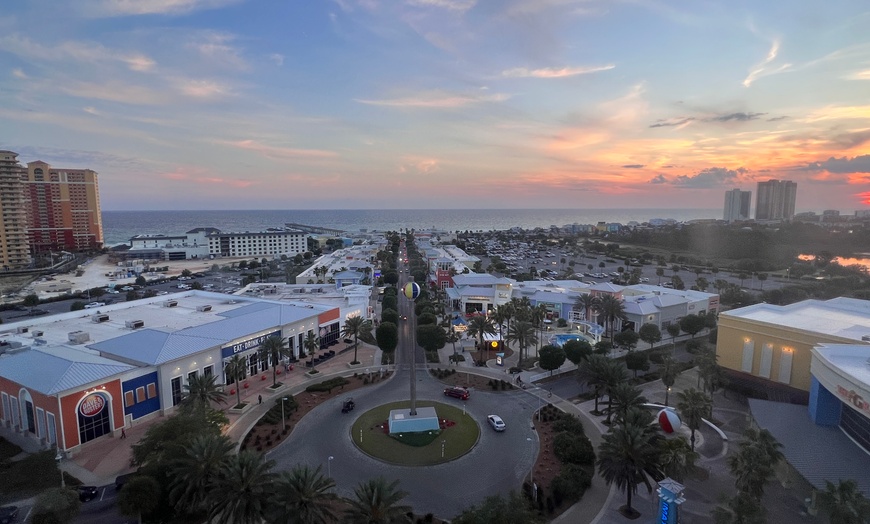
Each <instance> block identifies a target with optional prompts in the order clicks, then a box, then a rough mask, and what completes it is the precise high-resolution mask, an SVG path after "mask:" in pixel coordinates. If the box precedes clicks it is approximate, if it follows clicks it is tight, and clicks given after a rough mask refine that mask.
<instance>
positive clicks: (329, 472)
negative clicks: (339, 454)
mask: <svg viewBox="0 0 870 524" xmlns="http://www.w3.org/2000/svg"><path fill="white" fill-rule="evenodd" d="M334 458H335V457H333V456H332V455H330V456H329V457H327V458H326V476H327V477H329V478H332V459H334Z"/></svg>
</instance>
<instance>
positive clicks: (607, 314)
mask: <svg viewBox="0 0 870 524" xmlns="http://www.w3.org/2000/svg"><path fill="white" fill-rule="evenodd" d="M601 313H603V314H604V318H605V320H607V323H608V324H609V325H610V337H611V338H613V325H614V324H615V323H616V321H617V320H619V319H625V306H624V305H623V303H622V301H621V300H619V299H618V298H616V297H615V296H613V295H604V296H603V297H602V298H601Z"/></svg>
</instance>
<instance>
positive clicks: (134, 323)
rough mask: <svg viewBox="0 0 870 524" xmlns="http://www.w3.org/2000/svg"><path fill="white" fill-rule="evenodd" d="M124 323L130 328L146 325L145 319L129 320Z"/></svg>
mask: <svg viewBox="0 0 870 524" xmlns="http://www.w3.org/2000/svg"><path fill="white" fill-rule="evenodd" d="M124 325H125V326H127V327H128V328H130V329H139V328H140V327H143V326H145V321H144V320H128V321H126V322H124Z"/></svg>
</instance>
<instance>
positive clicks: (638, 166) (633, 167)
mask: <svg viewBox="0 0 870 524" xmlns="http://www.w3.org/2000/svg"><path fill="white" fill-rule="evenodd" d="M622 167H624V168H625V169H643V167H644V165H643V164H626V165H624V166H622Z"/></svg>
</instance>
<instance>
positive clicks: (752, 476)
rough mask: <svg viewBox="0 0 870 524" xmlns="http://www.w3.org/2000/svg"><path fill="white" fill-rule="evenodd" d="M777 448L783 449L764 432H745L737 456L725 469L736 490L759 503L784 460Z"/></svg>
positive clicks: (731, 458)
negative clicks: (732, 476) (769, 481)
mask: <svg viewBox="0 0 870 524" xmlns="http://www.w3.org/2000/svg"><path fill="white" fill-rule="evenodd" d="M780 448H782V445H781V444H780V443H779V442H777V440H776V439H775V438H774V437H773V435H772V434H771V433H770V432H769V431H767V430H766V429H761V430H759V429H755V428H748V429H747V430H746V431H745V432H744V433H743V440H741V442H740V444H739V445H738V449H737V453H735V454H734V455H731V456H730V457H728V468H729V469H730V470H731V473H732V474H733V475H734V477H735V482H734V483H735V485H736V487H737V489H738V490H739V491H741V492H744V493H747V494H749V495H750V496H752V497H755V498H757V499H759V500H760V499H761V496H762V495H763V494H764V485H765V484H766V483H767V481H768V480H770V478H771V477H773V476H774V474H775V473H774V468H775V466H776V464H777V463H778V462H779V461H780V460H782V458H783V455H782V452H781V451H780Z"/></svg>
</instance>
